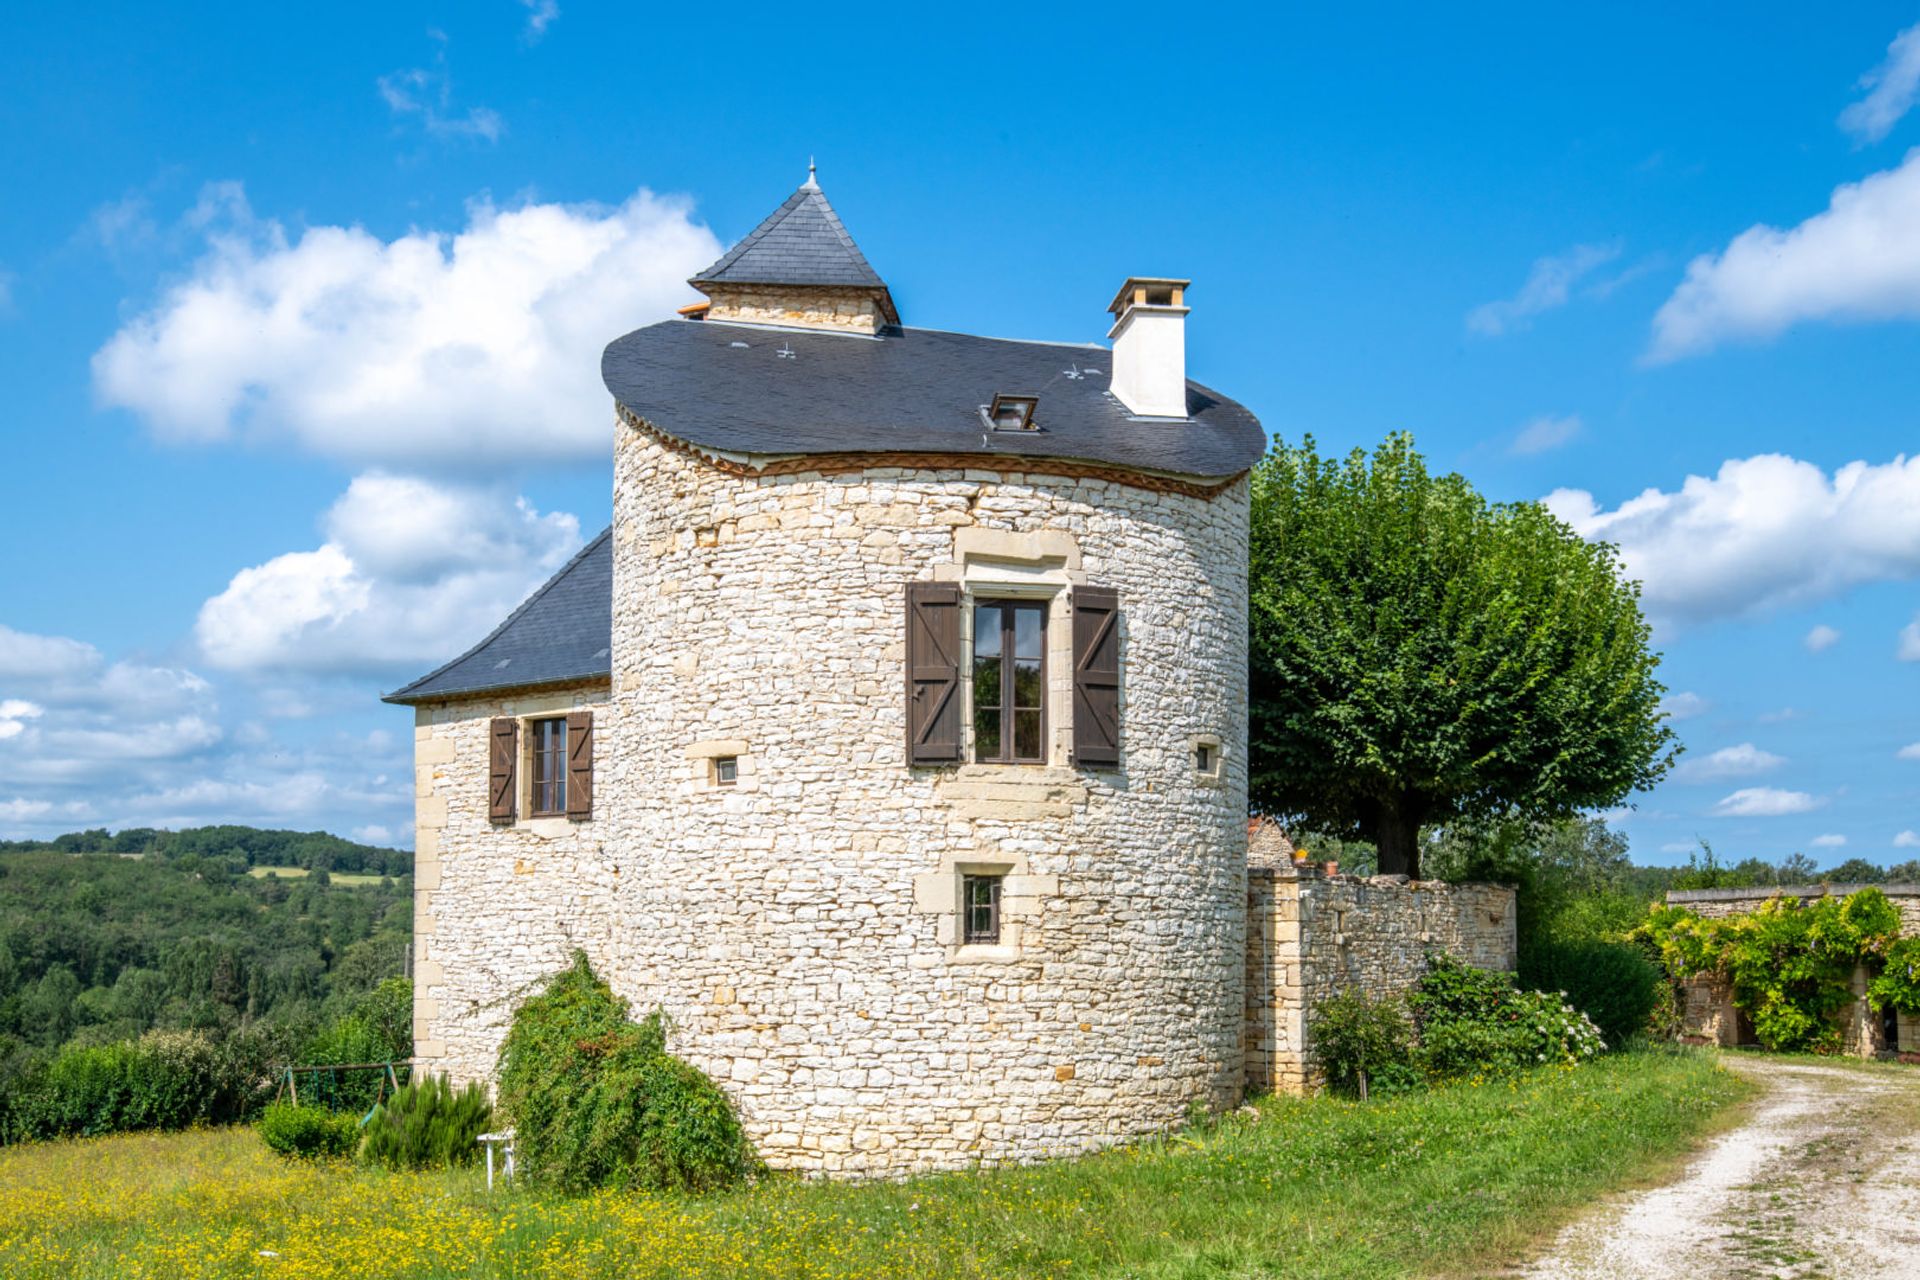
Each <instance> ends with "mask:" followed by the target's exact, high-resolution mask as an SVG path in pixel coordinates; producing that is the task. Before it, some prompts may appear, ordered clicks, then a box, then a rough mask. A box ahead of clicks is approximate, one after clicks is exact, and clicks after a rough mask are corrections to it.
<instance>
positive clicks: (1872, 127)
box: [1840, 24, 1920, 143]
mask: <svg viewBox="0 0 1920 1280" xmlns="http://www.w3.org/2000/svg"><path fill="white" fill-rule="evenodd" d="M1860 87H1861V88H1862V89H1865V90H1866V91H1867V93H1866V96H1865V97H1863V98H1861V99H1860V100H1859V101H1858V102H1855V103H1851V104H1849V105H1848V107H1847V109H1846V110H1845V111H1842V112H1841V113H1840V127H1841V128H1842V129H1845V130H1846V131H1847V132H1848V133H1850V134H1852V135H1853V136H1854V138H1855V139H1856V140H1857V141H1859V142H1862V143H1867V142H1878V141H1880V139H1882V138H1884V137H1886V136H1887V132H1888V131H1889V130H1890V129H1892V128H1893V126H1894V125H1896V124H1898V123H1899V122H1900V117H1902V116H1904V115H1906V114H1907V112H1908V110H1910V109H1911V108H1912V106H1913V102H1914V98H1915V96H1916V95H1920V24H1916V25H1914V26H1911V27H1908V28H1907V29H1906V30H1905V31H1902V32H1901V33H1900V34H1899V35H1897V36H1895V37H1894V38H1893V43H1892V44H1890V45H1888V46H1887V56H1886V58H1885V59H1884V60H1882V61H1881V63H1880V65H1879V66H1877V67H1875V68H1874V69H1873V70H1871V71H1869V72H1867V74H1865V75H1864V76H1861V77H1860Z"/></svg>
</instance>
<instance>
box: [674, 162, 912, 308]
mask: <svg viewBox="0 0 1920 1280" xmlns="http://www.w3.org/2000/svg"><path fill="white" fill-rule="evenodd" d="M688 283H689V284H692V285H693V286H694V287H696V288H698V287H699V286H701V285H703V284H782V285H827V286H837V287H840V288H855V289H861V288H865V289H878V290H881V291H883V292H884V291H885V290H886V287H887V282H886V281H884V280H882V279H881V278H880V273H879V272H877V271H875V270H874V269H873V266H872V264H870V263H869V262H868V261H867V258H866V255H865V254H863V253H861V252H860V246H859V245H857V244H855V243H854V242H853V237H852V236H850V235H848V234H847V229H846V227H845V226H843V225H841V222H840V215H839V214H837V213H835V212H834V211H833V206H832V205H831V204H828V203H827V196H826V193H825V192H824V191H822V190H820V184H819V182H818V181H816V180H815V178H814V175H813V168H812V166H811V165H809V166H808V169H807V180H806V182H804V183H803V184H801V186H800V188H799V190H797V191H795V192H794V193H793V194H792V195H790V196H788V197H787V199H786V203H784V204H782V205H781V206H780V207H779V208H778V209H775V210H774V211H773V213H772V214H771V215H769V216H768V218H767V220H766V221H765V222H762V223H761V224H760V225H759V226H757V227H755V228H754V229H753V231H752V233H751V234H749V235H748V236H747V237H746V239H744V240H742V241H741V242H740V243H739V244H736V245H735V246H733V248H731V249H729V250H728V251H727V252H726V253H725V254H724V255H723V256H722V257H721V259H720V260H719V261H718V262H716V263H714V264H713V265H712V266H710V267H708V268H707V269H706V270H705V271H702V272H701V273H700V274H698V275H696V276H694V277H693V279H692V280H690V281H688ZM889 301H891V299H889ZM889 309H891V308H889Z"/></svg>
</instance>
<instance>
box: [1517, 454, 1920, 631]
mask: <svg viewBox="0 0 1920 1280" xmlns="http://www.w3.org/2000/svg"><path fill="white" fill-rule="evenodd" d="M1544 501H1545V503H1546V505H1547V506H1548V508H1549V509H1551V510H1552V511H1553V513H1554V514H1555V515H1557V516H1559V517H1560V518H1561V519H1562V520H1565V521H1566V522H1567V523H1568V524H1570V525H1572V526H1573V528H1574V529H1575V530H1577V531H1578V532H1579V533H1580V534H1581V535H1582V536H1584V537H1587V538H1592V539H1598V540H1603V541H1606V542H1611V543H1614V544H1615V545H1616V546H1618V547H1619V548H1620V553H1621V557H1622V559H1623V560H1624V562H1625V564H1626V569H1627V572H1628V573H1629V574H1630V575H1632V576H1633V577H1634V578H1637V579H1639V580H1640V582H1641V583H1643V584H1644V588H1645V594H1644V597H1643V598H1644V602H1645V605H1646V608H1647V611H1648V613H1649V614H1650V615H1652V616H1653V617H1654V618H1655V619H1656V620H1657V621H1664V622H1670V623H1671V622H1678V623H1690V622H1702V621H1708V620H1712V619H1717V618H1727V617H1735V616H1740V615H1750V614H1756V613H1761V612H1764V611H1767V610H1770V609H1776V608H1781V607H1785V606H1790V605H1799V604H1809V603H1813V602H1815V601H1819V600H1824V599H1829V598H1831V597H1834V596H1837V595H1839V594H1841V593H1842V592H1844V591H1846V590H1847V589H1849V588H1851V587H1854V586H1857V585H1859V584H1861V583H1866V582H1872V581H1879V580H1886V579H1904V578H1910V577H1913V576H1915V575H1917V574H1920V458H1913V459H1909V458H1907V457H1906V456H1905V455H1902V456H1899V457H1896V458H1894V459H1893V460H1892V461H1891V462H1887V463H1881V464H1872V463H1867V462H1850V463H1848V464H1846V465H1845V466H1843V467H1841V468H1840V469H1839V470H1837V471H1835V472H1833V473H1832V475H1828V474H1827V473H1826V472H1825V471H1823V470H1821V468H1819V467H1817V466H1815V465H1814V464H1812V463H1810V462H1803V461H1800V460H1799V459H1797V458H1790V457H1787V456H1785V455H1783V454H1763V455H1761V456H1759V457H1753V458H1734V459H1729V460H1728V461H1727V462H1725V463H1722V464H1721V466H1720V470H1719V472H1718V473H1717V474H1716V475H1713V476H1688V477H1687V479H1686V480H1685V482H1684V483H1683V484H1682V485H1681V486H1680V488H1679V489H1678V490H1674V491H1671V492H1669V491H1666V490H1661V489H1648V490H1646V491H1645V492H1644V493H1642V494H1640V495H1639V496H1638V497H1635V498H1630V499H1628V500H1627V501H1625V502H1623V503H1621V504H1620V505H1619V506H1618V507H1616V508H1614V509H1612V510H1606V509H1604V508H1602V507H1601V506H1600V505H1599V504H1598V503H1597V502H1596V501H1595V500H1594V497H1593V495H1592V494H1590V493H1588V492H1586V491H1585V490H1581V489H1558V490H1555V491H1554V492H1553V493H1550V494H1548V495H1547V496H1546V498H1545V499H1544ZM1910 630H1912V631H1914V633H1915V636H1914V641H1913V647H1914V649H1915V655H1916V657H1920V624H1917V625H1916V627H1914V628H1910Z"/></svg>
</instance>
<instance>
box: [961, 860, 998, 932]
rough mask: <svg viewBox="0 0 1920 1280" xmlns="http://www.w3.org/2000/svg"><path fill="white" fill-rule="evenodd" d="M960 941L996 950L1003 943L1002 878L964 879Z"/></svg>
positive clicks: (964, 877)
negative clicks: (1001, 939)
mask: <svg viewBox="0 0 1920 1280" xmlns="http://www.w3.org/2000/svg"><path fill="white" fill-rule="evenodd" d="M960 941H961V942H963V943H965V944H966V945H968V946H992V945H994V944H996V943H998V942H999V941H1000V877H999V876H961V877H960Z"/></svg>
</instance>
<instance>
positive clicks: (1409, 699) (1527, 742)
mask: <svg viewBox="0 0 1920 1280" xmlns="http://www.w3.org/2000/svg"><path fill="white" fill-rule="evenodd" d="M1252 486H1253V528H1252V543H1251V575H1252V576H1251V606H1252V636H1251V640H1252V652H1251V671H1250V678H1251V688H1250V701H1251V713H1252V717H1251V718H1252V724H1251V739H1252V750H1251V765H1252V772H1251V777H1250V790H1251V798H1252V802H1253V805H1254V807H1255V808H1256V809H1259V810H1262V811H1264V812H1270V813H1275V814H1280V815H1287V816H1290V817H1293V818H1297V819H1299V820H1300V821H1299V823H1298V825H1300V826H1302V827H1305V828H1311V829H1322V830H1326V831H1328V832H1329V833H1331V834H1334V835H1357V836H1360V837H1362V838H1364V839H1366V840H1368V841H1369V842H1370V843H1372V844H1373V845H1374V846H1375V848H1376V849H1377V850H1378V854H1379V866H1380V870H1381V871H1383V872H1388V873H1393V872H1402V873H1405V874H1408V875H1418V874H1419V871H1420V844H1419V832H1420V828H1421V827H1422V825H1424V824H1428V823H1436V824H1445V823H1449V822H1452V821H1455V820H1456V819H1460V818H1482V817H1492V816H1499V815H1513V816H1518V817H1521V818H1525V819H1530V820H1534V821H1548V820H1552V819H1555V818H1561V817H1567V816H1571V815H1572V814H1574V813H1576V812H1578V811H1580V810H1585V809H1595V808H1602V807H1605V806H1609V805H1614V804H1618V803H1620V802H1621V801H1622V800H1623V799H1625V798H1626V797H1627V796H1628V795H1630V794H1632V793H1633V792H1635V791H1638V790H1642V789H1645V788H1647V787H1651V786H1652V785H1654V784H1655V783H1656V782H1658V781H1659V780H1660V779H1661V778H1662V777H1663V776H1664V775H1665V774H1666V771H1667V769H1668V768H1669V767H1670V766H1671V764H1672V762H1673V760H1674V757H1675V756H1676V755H1677V750H1676V748H1675V746H1674V739H1673V734H1672V732H1671V730H1669V729H1668V727H1667V725H1666V723H1665V719H1664V717H1663V715H1662V713H1661V712H1660V710H1659V706H1658V703H1659V700H1660V695H1661V694H1662V693H1663V692H1664V689H1663V687H1662V686H1661V684H1660V683H1659V681H1658V680H1656V679H1655V678H1654V673H1655V670H1656V668H1657V667H1658V664H1659V658H1658V656H1657V655H1655V654H1654V653H1652V652H1651V651H1650V650H1649V649H1648V638H1649V632H1648V628H1647V624H1646V621H1645V620H1644V619H1643V618H1642V617H1641V614H1640V605H1639V588H1638V586H1637V584H1634V583H1632V582H1629V581H1627V580H1626V579H1625V578H1624V577H1623V576H1622V574H1621V570H1620V564H1619V560H1618V557H1617V555H1616V554H1615V552H1614V550H1613V549H1612V548H1611V547H1608V546H1606V545H1604V544H1596V543H1589V542H1587V541H1585V540H1584V539H1582V538H1581V537H1579V535H1577V534H1575V533H1574V532H1573V530H1571V529H1569V528H1568V527H1567V526H1566V525H1564V524H1562V523H1561V522H1560V521H1559V520H1557V519H1555V518H1554V517H1553V516H1552V515H1551V514H1550V513H1549V512H1548V511H1547V510H1546V508H1544V507H1542V506H1540V505H1539V504H1538V503H1512V504H1491V503H1489V502H1487V501H1486V499H1484V498H1483V497H1481V496H1480V494H1479V493H1477V492H1475V490H1474V489H1473V487H1472V486H1471V485H1470V484H1468V483H1467V482H1466V481H1465V480H1464V479H1462V478H1461V477H1459V476H1457V475H1446V476H1435V475H1432V474H1431V473H1429V472H1428V470H1427V467H1426V463H1425V462H1424V461H1423V460H1422V459H1421V457H1420V455H1419V454H1418V453H1416V452H1415V451H1414V447H1413V441H1412V439H1411V438H1410V437H1408V436H1405V435H1395V436H1391V437H1389V438H1388V439H1387V441H1386V442H1385V443H1384V444H1382V445H1381V446H1380V448H1379V449H1377V450H1376V451H1375V452H1374V454H1373V455H1372V457H1371V458H1369V457H1368V456H1367V455H1366V454H1365V453H1364V452H1363V451H1360V450H1355V451H1354V452H1353V453H1352V454H1350V455H1348V456H1347V457H1346V458H1344V459H1334V458H1322V457H1321V456H1320V455H1319V453H1318V452H1317V450H1316V449H1315V446H1314V444H1313V441H1312V440H1311V439H1308V440H1307V441H1306V442H1304V443H1303V444H1301V445H1299V446H1289V445H1285V444H1277V445H1276V446H1275V447H1274V449H1273V451H1272V452H1271V453H1270V454H1268V456H1267V457H1266V458H1265V459H1263V460H1262V461H1261V463H1260V465H1259V466H1258V467H1257V468H1255V471H1254V475H1253V482H1252Z"/></svg>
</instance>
